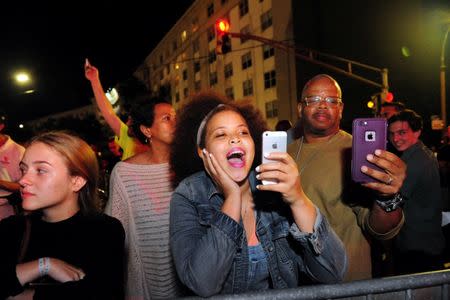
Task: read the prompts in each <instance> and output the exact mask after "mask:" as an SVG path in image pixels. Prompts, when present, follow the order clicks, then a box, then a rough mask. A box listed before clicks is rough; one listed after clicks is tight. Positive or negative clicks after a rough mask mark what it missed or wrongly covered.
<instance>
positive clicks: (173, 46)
mask: <svg viewBox="0 0 450 300" xmlns="http://www.w3.org/2000/svg"><path fill="white" fill-rule="evenodd" d="M177 49H178V45H177V41H173V42H172V51H176V50H177Z"/></svg>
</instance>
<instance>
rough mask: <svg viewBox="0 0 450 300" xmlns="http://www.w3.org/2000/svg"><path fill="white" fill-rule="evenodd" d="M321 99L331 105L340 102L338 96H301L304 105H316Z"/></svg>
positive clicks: (336, 104)
mask: <svg viewBox="0 0 450 300" xmlns="http://www.w3.org/2000/svg"><path fill="white" fill-rule="evenodd" d="M322 101H325V102H326V103H327V105H329V106H333V107H335V106H338V105H339V104H341V103H342V100H341V98H339V97H321V96H306V97H305V98H303V102H305V104H306V106H316V105H319V103H321V102H322Z"/></svg>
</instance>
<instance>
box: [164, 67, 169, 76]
mask: <svg viewBox="0 0 450 300" xmlns="http://www.w3.org/2000/svg"><path fill="white" fill-rule="evenodd" d="M165 69H166V74H167V75H169V74H170V65H168V66H166V67H165Z"/></svg>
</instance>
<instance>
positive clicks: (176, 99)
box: [175, 92, 180, 102]
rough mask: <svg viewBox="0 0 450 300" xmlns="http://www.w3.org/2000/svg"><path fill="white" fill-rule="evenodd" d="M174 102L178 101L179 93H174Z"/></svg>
mask: <svg viewBox="0 0 450 300" xmlns="http://www.w3.org/2000/svg"><path fill="white" fill-rule="evenodd" d="M175 102H180V93H178V92H177V93H176V94H175Z"/></svg>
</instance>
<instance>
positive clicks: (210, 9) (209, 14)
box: [208, 3, 214, 17]
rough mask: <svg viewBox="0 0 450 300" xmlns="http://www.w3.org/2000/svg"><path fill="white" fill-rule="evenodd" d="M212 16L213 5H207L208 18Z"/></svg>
mask: <svg viewBox="0 0 450 300" xmlns="http://www.w3.org/2000/svg"><path fill="white" fill-rule="evenodd" d="M213 14H214V3H211V4H210V5H208V17H211V16H212V15H213Z"/></svg>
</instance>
